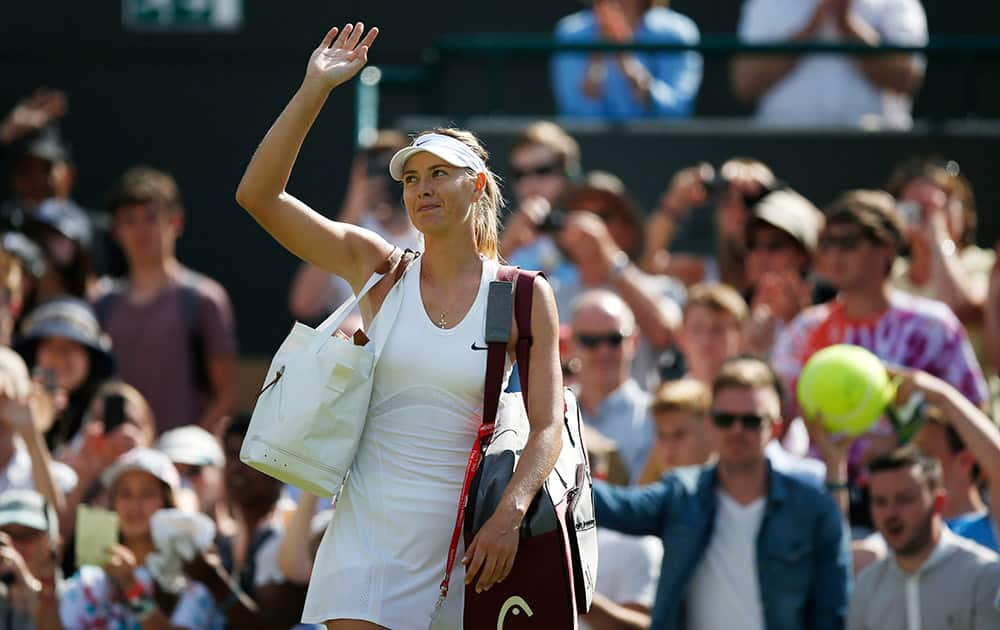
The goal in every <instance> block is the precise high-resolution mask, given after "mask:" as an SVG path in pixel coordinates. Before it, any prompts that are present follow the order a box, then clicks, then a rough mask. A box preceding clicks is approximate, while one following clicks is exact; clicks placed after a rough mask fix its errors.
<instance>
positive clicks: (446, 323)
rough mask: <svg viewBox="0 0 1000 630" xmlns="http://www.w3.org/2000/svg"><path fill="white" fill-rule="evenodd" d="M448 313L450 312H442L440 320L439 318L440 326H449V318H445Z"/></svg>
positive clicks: (438, 323) (438, 324)
mask: <svg viewBox="0 0 1000 630" xmlns="http://www.w3.org/2000/svg"><path fill="white" fill-rule="evenodd" d="M447 314H448V311H443V312H442V313H441V317H439V318H438V320H437V326H438V328H447V327H448V320H447V319H445V315H447Z"/></svg>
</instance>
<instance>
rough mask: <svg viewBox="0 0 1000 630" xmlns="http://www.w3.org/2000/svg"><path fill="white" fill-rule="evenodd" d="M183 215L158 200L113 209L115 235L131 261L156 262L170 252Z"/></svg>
mask: <svg viewBox="0 0 1000 630" xmlns="http://www.w3.org/2000/svg"><path fill="white" fill-rule="evenodd" d="M182 226H183V217H182V216H181V214H180V213H179V212H171V211H169V210H168V209H166V208H164V207H163V206H162V204H159V203H153V202H150V203H134V204H128V205H124V206H121V207H119V208H116V209H115V213H114V234H115V238H116V239H117V240H118V243H119V244H120V245H121V246H122V249H123V250H124V251H125V255H126V257H127V258H128V259H129V260H130V261H136V262H137V263H139V264H152V263H156V262H159V261H160V260H162V259H163V258H164V257H165V256H168V255H172V254H173V251H174V242H175V241H176V240H177V237H178V236H180V233H181V228H182Z"/></svg>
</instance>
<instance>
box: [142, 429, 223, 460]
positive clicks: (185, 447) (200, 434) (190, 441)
mask: <svg viewBox="0 0 1000 630" xmlns="http://www.w3.org/2000/svg"><path fill="white" fill-rule="evenodd" d="M156 448H157V450H159V451H162V452H163V453H165V454H166V455H167V457H169V458H170V461H172V462H173V463H175V464H186V465H188V466H216V467H218V468H221V467H222V466H225V464H226V456H225V454H224V453H223V452H222V446H220V445H219V440H218V439H216V437H215V436H214V435H212V434H211V433H209V432H208V431H206V430H205V429H202V428H201V427H199V426H198V425H196V424H189V425H187V426H183V427H177V428H176V429H171V430H169V431H167V432H165V433H164V434H163V435H161V436H160V439H159V440H157V441H156Z"/></svg>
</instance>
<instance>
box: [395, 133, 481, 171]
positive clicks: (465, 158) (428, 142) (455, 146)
mask: <svg viewBox="0 0 1000 630" xmlns="http://www.w3.org/2000/svg"><path fill="white" fill-rule="evenodd" d="M422 151H426V152H427V153H432V154H434V155H436V156H438V157H439V158H441V159H442V160H444V161H445V162H447V163H448V164H451V165H452V166H461V167H463V168H468V169H472V170H473V171H474V172H476V173H485V172H486V163H485V162H483V160H482V158H480V157H479V156H478V155H476V152H475V151H473V150H472V149H471V148H470V147H469V146H468V145H467V144H465V143H464V142H462V141H461V140H458V139H455V138H452V137H451V136H446V135H444V134H440V133H425V134H423V135H421V136H418V137H417V138H416V139H414V140H413V144H411V145H410V146H408V147H404V148H402V149H400V150H399V151H396V154H395V155H393V156H392V160H390V161H389V175H391V176H392V178H393V179H394V180H396V181H397V182H401V181H403V168H404V167H405V166H406V161H407V160H409V159H410V158H411V157H412V156H413V155H415V154H417V153H420V152H422Z"/></svg>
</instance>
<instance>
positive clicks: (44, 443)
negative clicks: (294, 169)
mask: <svg viewBox="0 0 1000 630" xmlns="http://www.w3.org/2000/svg"><path fill="white" fill-rule="evenodd" d="M666 4H667V3H665V2H655V1H652V2H650V1H642V0H595V2H594V3H593V7H592V8H588V9H586V10H582V11H580V12H577V13H574V14H572V15H569V16H567V17H566V18H565V19H563V20H562V21H560V22H559V24H558V25H557V27H556V35H557V37H558V38H559V39H560V40H561V41H565V42H570V43H579V42H594V41H611V42H615V43H624V44H627V43H631V42H639V43H643V42H667V43H670V42H680V43H694V42H697V41H698V39H699V32H698V28H697V26H696V25H695V24H694V23H693V22H692V21H691V20H689V19H688V18H686V17H684V16H683V15H681V14H679V13H677V12H676V11H673V10H671V9H670V8H669V7H667V6H666ZM739 33H740V36H741V38H743V39H744V40H745V41H748V42H757V43H760V42H776V41H848V42H861V43H864V44H866V45H871V46H875V45H878V44H879V43H881V42H890V43H899V44H915V45H919V44H922V43H924V42H926V38H927V27H926V20H925V17H924V14H923V10H922V8H921V7H920V4H919V2H917V1H916V0H865V1H864V2H860V1H857V2H849V1H847V0H809V1H806V2H798V1H794V2H793V1H790V0H747V2H745V3H744V7H743V13H742V16H741V20H740V29H739ZM730 70H731V79H732V86H733V90H734V92H735V93H736V94H737V95H738V96H739V97H740V98H742V99H745V100H747V101H748V102H755V103H757V114H756V118H757V119H758V120H759V122H761V123H762V124H768V123H772V122H775V121H781V122H783V123H788V122H792V123H796V124H816V123H824V124H843V125H857V124H869V123H870V124H875V125H879V126H885V127H894V128H905V127H907V126H909V124H910V113H909V112H910V102H911V99H912V95H913V94H914V92H915V90H916V89H917V88H918V86H919V83H920V80H921V76H922V72H923V60H922V59H920V58H918V57H916V56H912V55H895V56H887V57H871V58H868V57H858V58H849V57H843V56H838V55H833V56H825V57H810V56H795V57H791V56H790V57H781V58H774V57H763V56H762V57H753V56H745V57H738V58H736V59H735V60H734V61H733V63H732V64H731V67H730ZM552 71H553V88H554V91H555V94H556V101H557V104H558V107H559V110H560V113H562V114H564V115H566V116H568V117H601V118H608V119H627V118H636V117H644V116H668V117H683V116H688V115H690V114H691V111H692V106H693V102H694V99H695V97H696V95H697V91H698V87H699V84H700V81H701V72H702V61H701V57H700V55H698V54H696V53H692V52H679V53H678V52H670V53H646V52H635V53H633V52H627V51H625V52H614V53H607V54H604V53H595V54H583V53H563V54H560V55H556V56H555V57H554V58H553V61H552ZM67 107H68V105H67V101H66V96H65V95H64V94H62V93H61V92H59V91H56V90H46V89H41V90H38V91H37V92H35V93H33V94H31V95H30V96H28V97H26V98H24V99H22V100H21V101H20V102H19V103H17V105H16V106H15V107H14V108H13V109H12V110H11V111H10V112H9V113H7V114H6V116H5V117H4V118H3V120H2V121H0V150H2V154H3V157H4V162H5V165H6V170H5V173H4V176H5V177H6V178H7V182H6V183H7V186H8V189H9V191H10V198H9V199H6V200H3V201H2V204H0V582H2V584H0V625H2V626H3V627H6V628H19V629H30V628H49V629H57V628H66V629H70V628H73V629H75V628H129V629H132V628H144V629H151V628H177V627H180V628H189V629H200V628H222V627H231V628H292V627H297V626H298V624H299V621H298V620H299V616H300V613H301V610H302V604H303V602H304V597H305V592H306V585H307V584H308V581H309V578H310V572H311V568H312V562H313V557H314V556H315V553H316V549H317V547H318V545H319V541H320V539H321V537H322V534H323V532H324V530H325V528H326V525H327V524H328V523H329V522H330V519H331V518H334V513H335V503H334V502H332V501H331V500H329V499H318V498H317V497H314V496H311V495H309V494H307V493H304V492H301V491H299V490H297V489H295V488H292V487H287V486H283V485H282V484H281V483H279V482H277V481H275V480H274V479H272V478H270V477H267V476H265V475H263V474H261V473H259V472H257V471H254V470H252V469H250V468H248V467H246V466H245V465H243V464H242V463H241V462H240V460H239V450H240V446H241V444H242V441H243V438H244V436H245V434H246V432H247V430H248V425H249V413H250V412H251V410H250V409H243V408H239V407H238V405H237V402H236V401H237V400H238V396H237V391H236V388H237V377H236V373H237V363H238V360H239V358H240V355H239V349H238V346H237V335H236V321H237V319H238V317H237V316H238V314H236V313H234V312H233V308H232V306H231V304H230V301H229V297H228V296H227V293H226V289H225V288H224V287H223V286H222V285H221V284H220V283H219V282H217V281H216V280H213V279H212V278H210V277H207V276H206V275H204V274H201V273H198V272H197V271H195V270H193V269H190V268H189V267H187V266H186V265H184V264H183V263H182V262H181V261H179V260H178V258H177V252H176V243H177V240H178V238H180V236H181V234H182V233H183V231H184V216H185V208H184V203H183V197H182V194H181V191H182V189H183V186H184V182H178V181H176V180H175V179H174V178H173V177H172V176H171V174H170V173H167V172H164V171H162V170H159V169H157V168H155V167H151V166H145V165H135V166H132V167H130V168H128V169H126V170H125V171H124V172H123V173H116V174H108V185H107V191H108V192H107V196H106V199H105V201H104V205H103V207H102V208H100V209H85V208H83V207H81V206H80V205H79V204H78V203H77V202H76V201H75V199H74V193H73V190H74V180H75V166H74V161H73V152H72V150H71V147H70V145H69V143H68V142H67V141H66V139H65V138H64V137H63V136H62V135H61V133H60V126H59V121H60V119H61V118H62V117H63V116H64V115H65V114H66V112H67ZM407 143H408V138H407V136H406V134H405V133H404V132H402V131H399V130H391V129H386V130H382V131H381V132H380V133H379V134H378V136H377V139H376V140H375V141H374V142H373V143H372V144H370V145H368V146H366V147H364V148H363V149H361V150H359V151H358V153H357V155H356V156H355V157H354V158H353V162H351V167H350V175H349V181H348V191H347V194H346V196H345V199H344V201H343V204H342V206H341V208H340V209H339V212H338V213H336V214H337V216H338V217H339V219H340V220H342V221H346V222H349V223H353V224H357V225H360V226H362V227H365V228H368V229H372V230H375V231H377V232H379V233H380V234H381V235H382V236H383V237H385V238H386V239H388V240H390V241H392V242H394V243H395V244H397V245H400V246H401V247H404V248H411V249H420V247H421V237H420V234H419V233H418V232H416V230H414V228H413V226H412V225H411V224H410V222H409V218H408V217H407V214H406V211H405V209H403V208H402V207H401V205H400V201H399V194H398V191H397V190H395V189H394V187H393V183H392V182H391V181H390V179H389V177H388V172H387V165H388V160H389V157H391V155H392V154H393V153H394V152H395V151H396V150H397V149H399V148H401V147H402V146H405V145H406V144H407ZM697 157H698V156H692V158H693V159H692V160H691V163H692V164H691V166H690V167H688V168H685V169H682V170H680V171H679V172H677V173H676V174H674V175H673V177H672V178H670V179H669V183H668V184H667V186H666V187H665V189H664V190H663V194H662V196H661V197H660V200H659V203H658V204H657V207H655V208H651V209H648V210H649V211H648V212H647V211H646V210H645V209H643V208H641V207H640V206H639V205H638V203H637V202H636V200H635V199H634V197H633V196H632V195H631V194H630V192H629V190H628V189H627V187H626V185H625V184H624V183H623V181H622V179H621V178H619V177H618V176H617V175H616V174H614V173H610V172H606V171H598V170H588V169H587V168H586V166H585V165H586V164H587V156H584V155H582V154H581V151H580V147H579V145H578V143H577V141H576V139H574V138H573V137H572V136H571V135H570V134H569V133H567V131H565V130H564V129H563V128H562V127H560V126H559V125H558V124H556V123H554V122H552V121H548V120H540V121H537V122H534V123H532V124H529V125H527V126H525V127H524V129H523V130H522V131H521V132H519V134H518V135H517V137H516V138H514V141H513V143H512V145H511V149H510V152H509V154H508V155H506V156H495V160H496V159H497V158H499V160H505V161H506V166H507V167H508V168H507V169H505V170H506V172H508V173H510V174H511V179H510V181H509V182H508V187H507V193H508V197H509V202H510V203H509V206H510V207H511V210H510V211H509V212H508V213H507V215H506V216H505V217H504V229H503V232H502V234H501V239H500V249H501V255H502V256H503V257H504V259H505V260H507V261H510V262H511V263H512V264H516V265H520V266H522V267H524V268H530V269H540V270H542V271H544V272H545V273H546V275H547V278H548V280H549V282H550V283H551V285H552V287H553V289H554V292H555V296H556V300H557V303H558V308H559V313H560V318H561V326H560V331H561V339H560V354H561V361H562V369H563V374H564V379H565V382H566V383H567V385H569V386H570V387H572V388H574V390H575V391H576V393H577V396H578V398H579V401H580V409H581V413H582V415H583V418H584V422H585V425H586V430H587V443H588V447H589V451H590V453H591V467H592V471H593V474H594V476H595V477H596V478H598V479H599V481H598V483H597V484H596V485H595V499H596V507H597V518H598V526H599V541H600V550H601V564H600V571H599V574H598V578H597V590H598V592H597V595H596V596H595V599H594V606H593V608H592V611H591V612H590V613H589V614H588V615H586V616H584V617H583V618H581V624H582V626H583V627H588V628H594V629H598V628H657V629H658V628H727V627H739V628H806V627H808V628H845V627H846V628H851V629H861V628H873V629H874V628H897V627H898V628H903V627H911V628H912V627H925V628H937V627H955V628H970V629H971V628H995V627H1000V557H998V555H997V553H998V552H1000V542H998V540H1000V512H998V511H997V508H996V506H998V505H1000V503H998V502H1000V430H998V428H997V423H996V422H995V421H994V420H993V418H994V417H995V413H994V407H995V403H996V401H997V399H998V396H1000V387H998V383H1000V381H998V379H997V374H998V372H1000V263H998V261H997V259H996V252H995V251H993V250H991V249H984V248H981V247H979V246H977V244H976V243H977V241H976V232H975V230H976V225H977V207H976V203H975V195H974V189H973V182H970V181H969V180H968V179H967V178H966V177H965V175H964V174H963V172H962V170H961V167H960V166H959V165H958V164H957V163H956V162H955V161H953V160H949V159H948V157H947V156H944V157H943V158H942V157H938V156H923V155H919V156H912V157H911V158H909V159H907V160H905V161H901V163H899V164H886V165H885V174H884V175H885V177H884V186H883V187H882V189H880V190H875V189H858V188H852V187H851V183H850V182H845V190H844V191H843V193H842V194H841V195H840V196H839V197H837V198H836V199H835V200H834V201H833V202H832V203H825V202H821V200H810V199H808V198H807V197H806V196H804V195H803V194H801V192H799V191H796V190H795V189H794V188H793V187H792V186H791V185H789V183H788V182H786V181H785V180H784V179H783V178H782V173H780V172H775V170H774V169H772V168H771V166H769V165H768V164H765V163H764V162H762V161H760V160H757V159H754V158H753V157H747V156H733V157H731V158H730V159H729V160H727V161H726V162H725V163H724V164H722V165H721V167H720V168H718V169H717V170H716V169H714V168H713V167H711V166H709V165H708V164H707V163H703V162H698V161H697ZM682 222H683V223H685V224H691V223H692V222H693V223H694V224H696V225H700V226H701V228H702V229H701V230H700V237H701V239H702V240H701V243H702V245H701V246H700V247H695V248H691V247H680V248H678V247H677V245H679V244H681V243H678V239H679V238H681V237H680V236H679V231H678V227H679V226H680V225H681V223H682ZM192 238H198V235H192ZM349 295H350V288H349V286H348V285H347V284H346V283H345V282H344V281H343V280H342V279H339V278H336V277H332V276H330V275H329V274H327V273H325V272H324V271H322V270H320V269H317V268H315V267H311V266H309V265H303V266H301V267H300V268H299V269H298V270H297V271H296V273H295V275H294V277H293V278H291V279H290V290H289V293H288V296H287V305H288V311H289V314H290V315H291V316H292V317H294V318H296V319H299V320H301V321H305V322H308V323H315V322H317V321H319V320H321V319H322V318H323V317H324V316H325V315H326V314H328V313H329V312H330V310H331V309H332V308H334V307H335V306H336V305H338V304H339V303H340V302H342V301H343V300H344V299H345V298H347V297H348V296H349ZM359 326H360V318H358V317H354V318H351V319H349V320H348V321H347V322H345V324H344V327H345V329H347V330H346V332H349V333H352V332H353V331H354V329H356V328H357V327H359ZM837 343H851V344H856V345H860V346H863V347H865V348H867V349H869V350H871V351H872V352H873V353H874V354H875V355H877V356H878V357H879V358H880V359H882V360H883V361H884V362H885V363H886V365H887V366H888V368H889V369H890V371H891V373H892V375H893V378H894V379H895V380H896V382H897V383H898V395H897V401H896V403H894V404H898V405H900V406H902V405H904V403H906V402H907V401H908V400H910V398H911V397H913V396H917V395H919V396H921V397H922V398H923V400H924V404H922V405H921V406H918V407H916V409H917V411H916V416H915V419H914V420H913V422H915V423H916V424H915V425H914V426H918V427H919V430H918V431H916V432H915V433H914V434H913V435H899V434H897V432H896V430H895V428H894V425H893V424H892V423H891V422H890V421H889V420H888V418H887V417H886V418H882V419H880V420H879V421H878V422H877V423H876V424H875V425H874V426H873V427H872V428H871V430H870V431H868V432H867V433H866V434H864V435H862V436H859V437H857V438H847V437H845V436H843V435H838V434H831V433H829V432H828V431H827V430H826V429H825V428H824V425H823V423H822V419H821V418H809V417H803V416H802V413H801V411H800V409H799V405H798V403H797V400H796V396H795V392H796V382H797V379H798V376H799V374H800V372H801V370H802V367H803V365H804V364H805V362H806V361H807V360H808V359H809V357H810V356H812V354H814V353H815V352H816V351H818V350H820V349H822V348H824V347H827V346H830V345H833V344H837ZM514 374H515V376H516V371H515V373H514ZM512 380H513V381H514V385H513V386H516V378H515V377H512Z"/></svg>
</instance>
